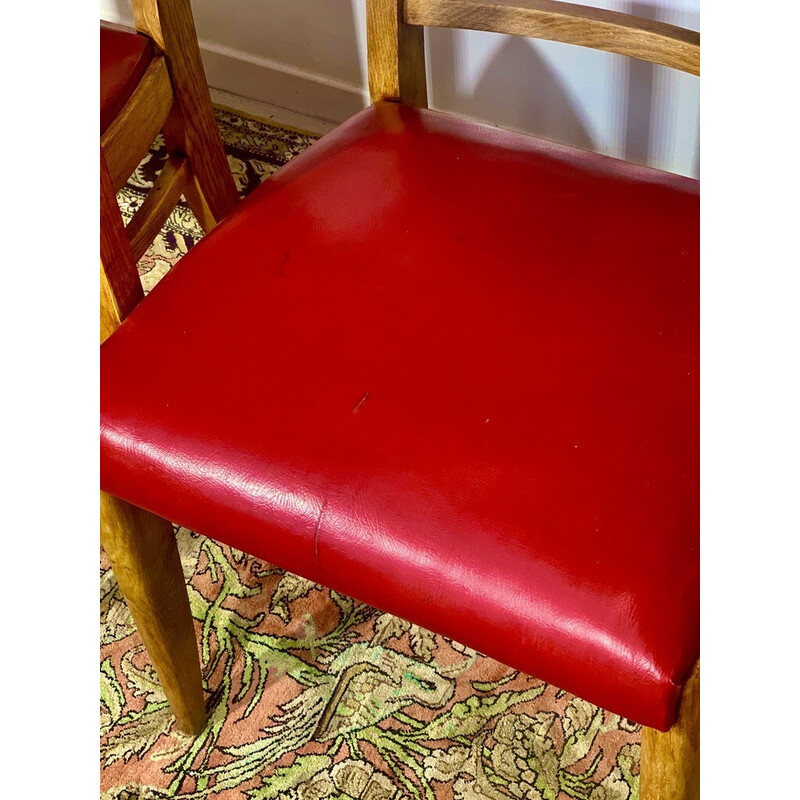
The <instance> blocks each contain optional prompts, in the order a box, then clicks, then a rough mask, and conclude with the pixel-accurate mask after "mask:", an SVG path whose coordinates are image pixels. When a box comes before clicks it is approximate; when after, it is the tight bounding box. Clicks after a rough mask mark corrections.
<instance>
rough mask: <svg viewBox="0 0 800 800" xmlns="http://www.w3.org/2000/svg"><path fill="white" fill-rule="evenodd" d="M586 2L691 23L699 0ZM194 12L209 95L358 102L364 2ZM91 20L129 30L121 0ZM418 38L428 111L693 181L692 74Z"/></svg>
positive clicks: (504, 43) (234, 1)
mask: <svg viewBox="0 0 800 800" xmlns="http://www.w3.org/2000/svg"><path fill="white" fill-rule="evenodd" d="M587 4H589V3H587ZM591 4H592V5H597V6H603V7H606V8H612V9H615V10H619V11H628V12H630V13H635V14H638V15H640V16H646V17H650V18H652V19H658V20H662V21H665V22H671V23H673V24H676V25H681V26H683V27H687V28H694V29H695V30H697V29H698V28H699V0H595V2H593V3H591ZM192 6H193V9H194V14H195V23H196V25H197V30H198V36H199V38H200V42H201V49H202V52H203V61H204V64H205V69H206V74H207V76H208V81H209V84H210V85H211V86H213V87H214V88H217V89H223V90H225V91H228V92H232V93H234V94H238V95H241V96H243V97H247V98H250V99H253V100H259V101H262V102H266V103H270V104H273V105H278V106H283V107H285V108H289V109H291V110H292V111H297V112H300V113H304V114H310V115H312V116H317V117H321V118H323V119H327V120H333V121H336V122H340V121H342V120H344V119H346V118H347V117H348V116H350V115H351V114H353V113H355V112H356V111H357V110H358V109H360V108H362V107H363V106H364V105H366V104H367V102H368V96H367V91H366V86H367V78H366V40H365V32H364V31H365V11H364V0H193V2H192ZM100 16H101V17H102V18H103V19H108V20H111V21H114V22H128V23H130V20H131V18H132V14H131V10H130V1H129V0H101V2H100ZM426 36H427V50H428V59H429V73H428V74H429V93H430V97H431V105H432V106H433V107H435V108H440V109H442V110H446V111H451V112H455V113H459V114H463V115H465V116H468V117H472V118H474V119H478V120H482V121H485V122H490V123H493V124H496V125H501V126H503V127H507V128H514V129H517V130H521V131H524V132H527V133H533V134H536V135H539V136H543V137H545V138H549V139H554V140H556V141H560V142H564V143H566V144H571V145H575V146H577V147H582V148H586V149H590V150H595V151H597V152H600V153H605V154H608V155H612V156H617V157H620V158H626V159H628V160H630V161H636V162H639V163H643V164H649V165H651V166H655V167H659V168H661V169H667V170H671V171H673V172H679V173H682V174H685V175H693V176H697V175H698V171H699V152H698V142H699V133H698V131H699V93H700V83H699V79H698V78H696V77H694V76H692V75H684V74H683V73H679V72H677V71H676V70H670V69H667V68H666V67H658V66H652V65H649V64H645V63H643V62H640V61H635V60H633V59H629V58H625V57H624V56H617V55H614V54H612V53H602V52H599V51H594V50H588V49H586V48H582V47H573V46H570V45H564V44H560V43H557V42H543V41H536V40H532V39H521V38H518V37H512V36H501V35H499V34H492V33H482V32H477V31H449V30H441V29H429V30H428V31H426Z"/></svg>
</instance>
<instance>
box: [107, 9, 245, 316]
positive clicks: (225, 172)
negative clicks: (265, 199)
mask: <svg viewBox="0 0 800 800" xmlns="http://www.w3.org/2000/svg"><path fill="white" fill-rule="evenodd" d="M133 12H134V19H135V24H136V31H130V30H127V29H123V28H120V27H119V26H115V25H109V24H106V23H102V22H101V24H100V150H101V167H100V198H101V220H102V223H101V240H100V252H101V258H102V259H103V261H104V263H105V264H106V265H107V268H108V269H109V270H110V273H111V275H112V276H116V275H118V274H120V273H124V272H130V263H131V262H132V263H136V262H137V261H138V260H139V259H140V258H141V257H142V256H143V255H144V253H145V251H146V250H147V248H148V247H149V245H150V244H151V242H152V241H153V239H154V238H155V237H156V236H157V234H158V233H159V231H160V230H161V228H162V226H163V225H164V222H165V221H166V219H167V217H169V215H170V213H171V212H172V209H173V208H174V207H175V205H176V203H177V202H178V200H180V198H181V195H183V196H185V198H186V202H187V203H188V204H189V207H190V208H191V209H192V211H193V212H194V215H195V216H196V217H197V220H198V222H199V223H200V225H201V227H202V228H203V230H204V231H205V232H206V233H208V232H209V231H211V230H212V229H213V227H214V225H215V224H216V222H218V221H219V220H221V219H222V218H223V217H224V216H225V215H226V214H227V213H228V212H229V211H230V210H231V209H232V208H233V206H234V205H235V204H236V202H237V200H238V199H239V198H238V194H237V191H236V186H235V184H234V181H233V178H232V176H231V173H230V170H229V169H228V166H227V159H226V157H225V152H224V151H223V148H222V140H221V139H220V135H219V130H218V129H217V126H216V123H215V121H214V111H213V108H212V105H211V96H210V94H209V91H208V85H207V84H206V79H205V74H204V72H203V65H202V62H201V60H200V51H199V48H198V45H197V35H196V33H195V28H194V20H193V19H192V11H191V5H190V3H189V0H133ZM159 132H163V134H164V137H165V139H166V142H167V148H168V158H167V160H166V162H165V164H164V166H163V167H162V169H161V171H160V173H159V175H158V178H157V179H156V181H155V183H154V185H153V187H152V189H151V190H150V192H149V193H148V195H147V198H146V199H145V201H144V203H143V204H142V206H141V208H140V209H139V210H138V211H137V212H136V214H135V215H134V217H133V219H132V220H131V222H130V224H129V225H128V226H127V228H126V227H125V226H124V224H123V222H122V218H121V217H120V214H119V209H118V207H117V205H116V201H115V195H116V192H118V191H119V190H120V189H121V188H122V186H124V185H125V182H126V181H127V180H128V178H129V177H130V175H131V173H132V172H133V171H134V170H135V169H136V167H137V166H138V165H139V163H140V162H141V160H142V159H143V158H144V156H145V155H146V154H147V152H148V150H149V149H150V147H151V146H152V144H153V141H154V140H155V138H156V136H157V135H158V134H159ZM117 264H119V265H121V266H115V265H117ZM123 286H124V282H122V283H121V285H120V287H119V289H118V293H119V299H120V301H121V302H124V303H125V308H126V309H127V310H130V309H131V308H132V307H133V305H135V303H136V302H138V300H139V299H141V297H142V291H141V288H137V286H136V285H135V284H134V283H131V284H130V285H128V286H125V289H124V291H125V292H126V294H124V295H123V294H122V292H123Z"/></svg>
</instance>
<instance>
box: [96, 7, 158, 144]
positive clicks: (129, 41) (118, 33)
mask: <svg viewBox="0 0 800 800" xmlns="http://www.w3.org/2000/svg"><path fill="white" fill-rule="evenodd" d="M153 52H154V48H153V43H152V42H151V41H150V39H148V38H147V37H146V36H142V35H141V34H139V33H135V32H131V31H126V30H123V29H121V28H119V27H117V26H112V25H108V24H103V23H101V24H100V133H103V131H105V129H106V128H107V127H108V126H109V125H110V124H111V122H112V121H113V119H114V117H116V115H117V114H118V113H119V112H120V110H121V109H122V107H123V106H124V105H125V102H126V101H127V99H128V98H129V97H130V96H131V94H133V90H134V89H135V88H136V86H137V84H138V83H139V80H140V79H141V77H142V75H144V71H145V70H146V69H147V66H148V64H149V63H150V60H151V59H152V57H153Z"/></svg>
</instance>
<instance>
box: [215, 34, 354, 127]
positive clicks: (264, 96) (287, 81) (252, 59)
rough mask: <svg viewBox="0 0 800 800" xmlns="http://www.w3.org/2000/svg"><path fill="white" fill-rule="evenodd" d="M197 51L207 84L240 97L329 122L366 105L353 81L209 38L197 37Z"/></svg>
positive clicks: (346, 116) (347, 116) (335, 120)
mask: <svg viewBox="0 0 800 800" xmlns="http://www.w3.org/2000/svg"><path fill="white" fill-rule="evenodd" d="M200 52H201V53H202V56H203V66H204V68H205V71H206V79H207V80H208V85H209V86H210V87H212V88H214V89H219V90H220V91H223V92H227V93H230V94H234V95H238V96H239V97H242V98H248V99H250V100H255V101H257V102H259V103H266V104H268V105H270V106H279V107H281V108H285V109H288V110H289V111H292V112H295V113H296V114H302V115H305V116H308V117H315V118H317V119H320V120H323V121H326V122H333V123H340V122H344V120H346V119H348V118H349V117H352V116H353V114H356V113H357V112H359V111H361V109H362V108H365V107H366V106H367V105H369V99H368V93H367V92H366V91H365V90H364V89H362V88H361V87H360V86H355V85H354V84H350V83H344V82H343V81H337V80H334V79H332V78H328V77H326V76H324V75H317V74H315V73H312V72H307V71H305V70H301V69H297V68H295V67H291V66H289V65H288V64H282V63H280V62H277V61H271V60H269V59H265V58H261V57H260V56H254V55H252V54H250V53H244V52H242V51H240V50H234V49H232V48H230V47H224V46H222V45H218V44H214V43H213V42H202V41H201V42H200ZM242 110H244V109H242ZM287 124H289V123H287Z"/></svg>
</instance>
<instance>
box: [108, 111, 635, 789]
mask: <svg viewBox="0 0 800 800" xmlns="http://www.w3.org/2000/svg"><path fill="white" fill-rule="evenodd" d="M217 121H218V122H219V125H220V129H221V131H222V137H223V140H224V142H225V148H226V152H227V154H228V162H229V164H230V166H231V169H232V171H233V173H234V177H235V179H236V183H237V186H238V188H239V191H240V193H241V194H242V195H243V196H244V195H246V194H248V193H249V192H250V191H252V190H253V189H254V188H255V187H256V186H258V184H259V183H260V181H261V180H263V179H264V178H266V177H268V176H269V175H270V174H272V172H274V171H275V169H277V168H278V167H280V166H281V165H282V164H284V163H286V162H287V161H288V160H290V159H291V158H292V157H294V156H295V155H296V154H298V153H299V152H301V151H302V150H303V149H305V148H306V147H308V146H309V145H310V144H311V143H312V142H313V141H314V139H315V138H316V137H314V136H312V135H309V134H305V133H300V132H297V131H292V130H288V129H285V128H278V127H274V126H271V125H267V124H266V123H263V122H260V121H257V120H254V119H250V118H247V117H244V116H241V115H239V114H234V113H232V112H229V111H227V110H223V109H217ZM164 155H165V153H164V148H163V144H162V143H161V142H158V141H157V142H156V144H155V145H154V147H153V150H152V151H151V153H150V154H149V155H148V157H147V158H146V159H145V160H144V161H143V162H142V164H141V165H140V167H139V168H138V169H137V171H136V173H135V174H134V175H133V176H132V178H131V181H130V182H129V184H128V185H127V186H126V187H125V188H124V189H123V190H122V191H121V192H120V195H119V198H118V199H119V202H120V207H121V208H122V210H123V216H125V217H126V219H129V218H130V216H131V215H132V214H133V213H134V211H135V209H136V208H137V207H138V205H139V204H140V203H141V201H142V198H143V197H144V193H145V192H146V190H147V188H148V187H149V186H151V185H152V182H153V179H154V177H155V175H156V174H157V171H158V169H159V168H160V165H161V163H163V158H164ZM201 236H202V231H201V230H200V228H199V226H198V225H197V222H196V220H195V219H194V217H193V216H192V214H191V212H190V211H189V209H188V207H186V206H185V205H184V204H181V205H180V206H179V207H178V208H177V209H176V210H175V212H174V213H173V215H172V216H171V217H170V219H169V221H168V222H167V224H166V225H165V227H164V230H163V231H162V234H161V236H160V237H159V239H158V240H157V241H156V242H155V243H154V245H153V246H152V247H151V248H150V250H149V251H148V252H147V253H146V255H145V256H144V257H143V258H142V260H141V261H140V263H139V270H140V274H141V276H142V280H143V283H144V284H145V287H146V288H147V289H149V288H152V286H153V285H155V283H156V282H157V281H158V279H159V278H160V277H161V276H163V275H164V274H165V273H166V271H167V270H168V269H169V267H170V266H171V265H172V264H174V263H175V261H177V259H178V258H180V256H181V255H183V254H184V253H185V252H186V251H187V250H188V249H190V248H191V247H192V246H193V245H194V244H195V243H196V242H197V241H198V239H200V238H201ZM177 536H178V544H179V549H180V552H181V558H182V562H183V568H184V574H185V576H186V580H187V583H188V587H189V597H190V602H191V609H192V615H193V617H194V620H195V627H196V631H197V636H198V642H199V647H200V658H201V662H202V668H203V680H204V684H205V690H206V698H207V701H208V708H209V722H208V724H207V726H206V728H205V730H204V731H203V732H202V734H201V735H200V736H198V737H196V738H189V737H186V736H183V735H182V734H180V733H178V732H176V731H175V729H174V725H173V720H172V716H171V714H170V711H169V708H168V706H167V703H166V700H165V698H164V695H163V692H162V691H161V688H160V686H159V684H158V680H157V679H156V676H155V673H154V671H153V668H152V666H151V664H150V661H149V659H148V657H147V654H146V653H145V652H144V649H143V646H142V643H141V639H140V637H139V635H138V633H137V632H136V629H135V627H134V625H133V621H132V620H131V617H130V614H129V613H128V610H127V606H126V605H125V603H124V601H123V599H122V596H121V594H120V591H119V588H118V586H117V583H116V580H115V579H114V576H113V573H112V572H111V570H110V568H109V566H108V562H107V560H106V559H105V556H104V555H102V554H101V606H100V624H101V662H100V734H101V739H100V759H101V791H102V797H103V798H104V800H134V798H152V799H153V800H156V799H158V798H172V797H176V798H231V800H273V799H274V798H286V799H287V800H406V798H408V799H409V800H411V799H412V798H413V799H414V800H522V799H523V798H524V800H566V799H567V798H575V799H576V800H636V799H637V798H638V794H639V792H638V783H639V779H638V772H639V735H640V734H639V727H638V726H637V725H635V724H633V723H631V722H630V721H628V720H626V719H624V718H620V717H618V716H616V715H614V714H611V713H608V712H605V711H603V710H601V709H599V708H597V707H595V706H592V705H591V704H589V703H587V702H585V701H583V700H580V699H578V698H576V697H574V696H572V695H570V694H568V693H566V692H563V691H560V690H557V689H556V688H555V687H553V686H549V685H547V684H545V683H542V682H541V681H539V680H536V679H535V678H532V677H529V676H526V675H523V674H520V673H518V672H516V671H513V670H510V669H508V668H507V667H504V666H503V665H501V664H499V663H498V662H496V661H493V660H492V659H490V658H487V657H485V656H483V655H481V654H479V653H477V652H475V651H474V650H471V649H469V648H466V647H463V646H462V645H460V644H458V643H457V642H454V641H452V640H449V639H446V638H444V637H442V636H438V635H435V634H433V633H431V632H430V631H427V630H424V629H422V628H419V627H417V626H415V625H411V624H410V623H408V622H405V621H404V620H401V619H398V618H396V617H392V616H390V615H389V614H383V613H381V612H380V611H378V610H376V609H374V608H372V607H370V606H367V605H365V604H362V603H358V602H356V601H354V600H352V599H351V598H349V597H346V596H344V595H341V594H338V593H337V592H333V591H331V590H328V589H325V588H324V587H322V586H318V585H316V584H313V583H310V582H309V581H306V580H304V579H303V578H300V577H298V576H296V575H293V574H291V573H288V572H285V571H284V570H281V569H278V568H276V567H274V566H272V565H270V564H267V563H264V562H262V561H259V560H256V559H254V558H251V557H249V556H247V555H245V554H243V553H240V552H238V551H237V550H234V549H232V548H230V547H227V546H224V545H221V544H218V543H216V542H214V541H213V540H210V539H207V538H205V537H203V536H200V535H198V534H196V533H193V532H191V531H188V530H186V529H184V528H179V529H177Z"/></svg>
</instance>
